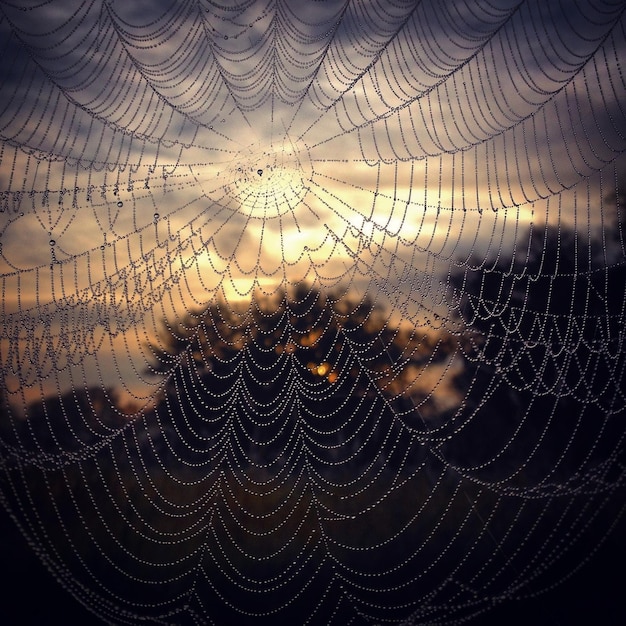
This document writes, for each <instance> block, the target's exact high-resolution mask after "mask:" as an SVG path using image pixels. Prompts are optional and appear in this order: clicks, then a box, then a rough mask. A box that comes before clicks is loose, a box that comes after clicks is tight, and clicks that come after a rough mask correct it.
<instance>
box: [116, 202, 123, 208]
mask: <svg viewBox="0 0 626 626" xmlns="http://www.w3.org/2000/svg"><path fill="white" fill-rule="evenodd" d="M117 206H118V207H120V208H121V207H123V206H124V203H123V202H122V201H121V200H120V201H119V202H118V203H117Z"/></svg>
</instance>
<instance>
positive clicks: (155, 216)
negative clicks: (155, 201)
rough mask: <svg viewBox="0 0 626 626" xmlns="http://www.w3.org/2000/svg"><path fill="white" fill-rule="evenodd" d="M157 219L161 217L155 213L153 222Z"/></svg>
mask: <svg viewBox="0 0 626 626" xmlns="http://www.w3.org/2000/svg"><path fill="white" fill-rule="evenodd" d="M159 217H161V216H160V215H159V214H158V213H155V214H154V221H155V222H156V221H157V220H158V219H159Z"/></svg>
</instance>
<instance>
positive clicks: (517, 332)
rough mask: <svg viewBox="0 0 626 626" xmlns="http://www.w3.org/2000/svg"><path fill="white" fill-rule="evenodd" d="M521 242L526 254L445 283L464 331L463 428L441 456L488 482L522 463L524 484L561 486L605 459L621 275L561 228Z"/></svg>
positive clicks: (611, 451)
mask: <svg viewBox="0 0 626 626" xmlns="http://www.w3.org/2000/svg"><path fill="white" fill-rule="evenodd" d="M519 242H528V245H527V246H524V245H523V244H521V243H518V247H517V249H516V252H515V254H514V255H513V256H511V257H506V256H505V255H500V256H499V257H498V258H497V260H493V259H492V260H487V261H483V262H482V263H479V262H478V260H475V261H474V262H470V263H469V264H468V267H467V269H464V270H459V271H458V272H457V273H455V274H453V275H452V277H451V285H452V288H453V289H454V290H455V294H456V295H455V297H456V298H457V302H459V312H460V316H461V317H462V319H463V321H464V323H465V324H466V325H467V327H468V332H467V333H466V341H465V342H464V345H465V346H466V352H465V357H464V361H465V366H464V369H463V373H462V374H461V376H459V378H458V380H457V383H458V385H459V386H460V387H461V389H462V390H463V393H464V395H465V397H466V403H465V412H464V418H465V420H466V421H465V428H464V431H465V432H464V435H463V436H460V437H457V438H455V439H454V440H453V441H451V443H450V444H449V445H448V446H447V448H446V450H447V454H448V455H449V458H450V459H453V460H454V461H456V462H458V463H459V464H460V465H463V466H476V467H478V466H481V465H484V471H485V472H487V473H493V472H496V471H497V472H501V475H502V476H506V475H507V474H508V475H511V476H513V475H514V473H515V470H516V469H519V468H520V467H521V466H522V465H523V466H524V471H523V478H524V480H530V481H531V483H540V482H541V481H544V480H546V481H554V480H557V481H558V480H568V479H570V478H571V477H572V476H574V475H576V474H579V473H580V474H581V475H582V474H585V473H587V472H588V471H589V470H590V468H592V467H593V466H594V465H598V464H601V463H603V462H607V463H608V464H611V463H612V462H614V461H615V458H614V455H615V453H616V449H615V444H616V441H619V438H620V436H621V430H622V429H621V425H620V423H619V420H616V419H613V416H614V415H615V414H619V413H621V414H623V412H624V396H623V391H622V389H623V387H622V383H623V372H624V302H625V285H626V268H625V267H624V265H623V264H615V265H612V266H611V265H609V266H607V263H606V259H605V253H606V251H605V248H604V247H603V246H602V244H601V242H600V241H599V240H596V239H594V238H590V237H589V235H587V234H585V235H581V234H577V233H576V232H575V231H573V230H571V229H568V228H566V227H563V226H561V227H556V226H549V225H548V226H545V228H537V229H535V230H534V231H529V232H528V233H525V234H524V235H523V236H522V237H520V239H519ZM616 437H617V438H618V439H617V440H616V439H615V438H616ZM612 455H613V459H612V461H611V457H612ZM518 478H519V475H518Z"/></svg>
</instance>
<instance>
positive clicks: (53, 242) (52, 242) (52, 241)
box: [48, 239, 57, 246]
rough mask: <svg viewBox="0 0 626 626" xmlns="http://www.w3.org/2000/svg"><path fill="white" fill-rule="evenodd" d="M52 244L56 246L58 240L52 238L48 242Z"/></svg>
mask: <svg viewBox="0 0 626 626" xmlns="http://www.w3.org/2000/svg"><path fill="white" fill-rule="evenodd" d="M48 243H49V244H50V245H51V246H56V244H57V242H56V241H55V240H54V239H50V241H49V242H48Z"/></svg>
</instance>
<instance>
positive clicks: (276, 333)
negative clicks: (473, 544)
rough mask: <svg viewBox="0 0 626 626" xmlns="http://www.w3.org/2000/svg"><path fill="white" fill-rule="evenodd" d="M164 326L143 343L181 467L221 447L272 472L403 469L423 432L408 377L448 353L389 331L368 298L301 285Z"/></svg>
mask: <svg viewBox="0 0 626 626" xmlns="http://www.w3.org/2000/svg"><path fill="white" fill-rule="evenodd" d="M166 327H167V332H166V333H164V335H163V337H162V339H161V342H160V343H159V344H158V345H152V346H151V348H152V350H153V353H154V372H155V373H158V374H160V375H165V376H167V382H166V385H165V397H164V399H163V401H162V402H161V404H160V405H159V406H158V407H157V411H156V412H157V415H158V419H159V422H160V431H161V432H162V433H165V438H166V439H167V441H166V442H162V443H164V444H166V446H167V447H168V448H169V450H170V452H171V453H172V454H174V455H176V456H178V457H179V459H181V460H184V459H183V457H185V456H186V459H187V460H189V461H191V460H193V459H194V455H198V458H202V457H203V456H204V455H205V454H206V451H207V449H208V448H212V449H213V450H214V451H215V450H217V449H218V448H219V447H220V446H221V447H222V449H223V450H224V451H225V453H226V454H227V455H229V456H230V457H234V458H232V460H233V466H243V467H246V466H248V465H249V464H250V463H252V464H254V465H256V466H262V467H265V468H266V469H270V468H271V469H272V470H273V471H275V470H276V469H279V468H281V467H283V466H284V465H285V464H288V465H293V464H296V465H297V464H298V463H302V462H307V463H311V464H312V465H313V466H315V467H316V468H317V469H318V470H319V471H320V472H327V471H334V472H336V471H338V470H339V471H341V470H342V469H347V468H354V467H355V464H358V465H359V467H363V465H365V466H367V465H371V464H379V465H380V464H383V463H386V464H391V465H394V466H397V465H399V464H401V463H403V462H406V461H403V459H405V457H406V453H407V450H406V447H407V446H410V445H413V444H412V443H410V440H411V437H410V436H408V435H407V433H408V431H407V429H406V428H405V425H409V426H410V427H411V428H415V427H417V428H419V427H420V424H419V417H418V415H417V413H416V411H415V408H414V406H413V402H414V400H415V399H414V398H413V397H412V396H411V392H409V391H408V389H409V387H410V386H411V376H413V377H414V376H415V371H416V368H417V369H419V368H423V367H425V366H426V365H427V364H431V365H432V364H433V363H436V362H438V361H441V360H443V359H445V358H447V357H449V356H450V354H451V352H452V351H453V350H454V348H455V346H454V342H453V341H452V339H451V338H450V337H449V336H445V335H439V336H434V335H433V334H428V333H425V334H423V335H422V336H419V335H418V334H417V332H416V331H415V330H413V329H407V328H404V327H403V326H399V325H395V324H392V323H390V322H389V320H388V319H387V317H386V315H385V313H384V311H383V310H382V309H381V308H380V307H379V306H376V305H375V303H374V302H372V301H371V300H369V299H367V298H365V299H360V300H359V299H356V298H354V297H351V296H350V295H349V294H348V295H347V294H345V293H341V292H331V293H327V294H324V293H322V292H321V291H319V290H317V289H312V288H309V287H307V286H301V287H300V288H298V289H296V290H295V291H294V292H293V293H291V294H287V293H280V294H279V295H278V296H277V297H275V298H267V297H262V296H261V297H258V296H255V297H253V298H252V301H251V303H250V304H249V305H248V306H245V307H242V308H240V309H233V308H231V307H230V306H226V304H225V303H224V302H217V303H215V304H212V305H211V306H209V307H208V308H206V309H205V310H202V311H198V312H196V313H194V314H190V315H187V316H186V317H185V318H184V319H183V320H179V321H177V322H175V323H166ZM413 392H414V393H416V394H418V395H419V391H418V390H414V391H413ZM431 402H432V401H431ZM423 405H424V407H427V405H428V402H424V403H423ZM424 407H422V410H427V409H425V408H424ZM422 428H423V425H422ZM225 441H227V442H228V445H224V442H225ZM303 453H304V454H303ZM419 456H421V453H419V454H418V452H417V451H414V454H413V455H412V457H413V460H414V461H415V460H416V459H417V458H418V457H419ZM292 469H294V468H293V467H292Z"/></svg>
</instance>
